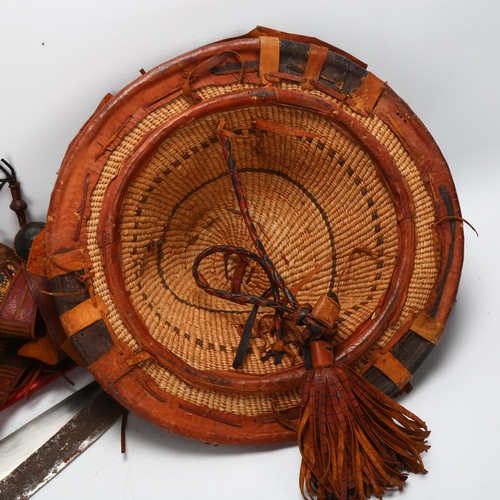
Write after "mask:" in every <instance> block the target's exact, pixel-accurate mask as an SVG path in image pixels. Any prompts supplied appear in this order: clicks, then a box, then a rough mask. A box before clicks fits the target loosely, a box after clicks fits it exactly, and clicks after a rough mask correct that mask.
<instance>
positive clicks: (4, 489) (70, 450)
mask: <svg viewBox="0 0 500 500" xmlns="http://www.w3.org/2000/svg"><path fill="white" fill-rule="evenodd" d="M124 411H125V409H124V408H123V406H121V405H120V404H119V403H118V402H117V401H115V400H114V399H113V398H112V397H111V396H109V395H108V394H106V393H105V392H104V391H102V390H101V391H100V393H99V394H98V395H97V396H96V397H95V398H94V399H92V400H91V401H90V402H89V403H87V405H86V406H85V407H84V408H83V409H82V410H80V411H79V412H78V413H77V414H76V415H75V416H74V417H73V418H72V419H71V420H70V421H69V422H68V423H67V424H65V425H64V426H63V427H62V428H61V430H60V431H59V432H57V433H56V434H55V435H54V436H52V437H51V438H50V439H49V440H48V441H47V442H46V443H45V444H43V445H42V446H41V447H40V448H38V450H36V451H35V452H34V453H33V454H31V455H30V456H29V457H28V458H27V459H26V460H25V461H24V462H23V463H22V464H21V465H19V467H17V468H16V469H15V470H13V471H12V472H11V473H10V474H9V475H8V476H6V477H5V478H4V479H2V480H1V481H0V497H1V498H2V500H26V499H28V498H30V497H31V496H32V495H33V494H34V493H35V492H36V491H38V490H39V489H40V488H41V487H42V486H43V485H45V484H46V483H47V482H49V481H50V480H51V479H52V478H53V477H54V476H56V475H57V474H58V473H59V472H60V471H61V470H63V469H64V468H65V467H66V466H67V465H68V464H70V463H71V462H72V461H73V460H74V459H75V458H76V457H78V456H79V455H80V453H82V452H83V451H84V450H86V449H87V448H88V447H89V446H90V445H91V444H92V443H94V442H95V441H96V440H97V439H98V438H99V437H100V436H101V435H102V434H103V433H104V432H105V431H106V430H107V429H108V428H109V427H110V426H111V425H112V424H113V422H114V421H115V420H116V419H117V418H118V417H119V416H120V415H122V414H123V412H124Z"/></svg>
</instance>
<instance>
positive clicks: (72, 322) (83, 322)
mask: <svg viewBox="0 0 500 500" xmlns="http://www.w3.org/2000/svg"><path fill="white" fill-rule="evenodd" d="M108 312H109V311H108V308H107V307H106V304H105V303H104V301H103V300H102V299H101V298H100V297H99V296H95V297H94V300H93V299H87V300H85V301H84V302H81V303H80V304H78V305H77V306H76V307H74V308H73V309H71V310H69V311H67V312H65V313H64V314H62V315H61V317H60V319H61V324H62V326H63V328H64V331H65V332H66V335H67V336H68V337H71V336H72V335H74V334H75V333H78V332H79V331H80V330H83V329H84V328H86V327H88V326H90V325H93V324H94V323H95V322H96V321H99V320H101V319H102V316H103V314H104V315H106V314H108Z"/></svg>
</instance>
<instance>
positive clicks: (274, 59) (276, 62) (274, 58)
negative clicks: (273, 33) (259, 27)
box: [259, 36, 280, 85]
mask: <svg viewBox="0 0 500 500" xmlns="http://www.w3.org/2000/svg"><path fill="white" fill-rule="evenodd" d="M259 39H260V58H259V75H260V82H261V83H263V84H264V85H266V84H268V83H271V82H272V81H273V80H271V79H269V74H270V73H272V72H273V71H279V69H280V40H279V38H275V37H269V36H261V37H259Z"/></svg>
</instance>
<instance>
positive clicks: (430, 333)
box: [411, 312, 445, 345]
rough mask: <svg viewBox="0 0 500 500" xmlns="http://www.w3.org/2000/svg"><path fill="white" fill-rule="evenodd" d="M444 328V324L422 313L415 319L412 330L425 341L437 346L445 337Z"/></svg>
mask: <svg viewBox="0 0 500 500" xmlns="http://www.w3.org/2000/svg"><path fill="white" fill-rule="evenodd" d="M444 327H445V325H444V324H443V323H440V322H439V321H436V320H435V319H434V318H432V317H431V316H429V315H428V314H425V313H424V312H420V313H418V314H417V316H416V317H415V318H414V319H413V323H412V325H411V330H412V331H414V332H415V333H416V334H417V335H420V337H422V338H424V339H425V340H428V341H429V342H431V343H432V344H434V345H437V344H438V343H439V341H440V340H441V337H442V335H443V332H444Z"/></svg>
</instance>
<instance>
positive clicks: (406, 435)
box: [298, 341, 429, 500]
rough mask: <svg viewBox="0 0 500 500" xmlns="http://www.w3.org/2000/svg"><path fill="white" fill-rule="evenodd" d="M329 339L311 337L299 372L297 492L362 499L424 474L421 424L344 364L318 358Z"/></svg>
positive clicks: (424, 431)
mask: <svg viewBox="0 0 500 500" xmlns="http://www.w3.org/2000/svg"><path fill="white" fill-rule="evenodd" d="M330 350H331V345H330V344H329V343H328V342H325V341H316V342H313V343H312V344H311V354H312V358H313V365H314V368H313V369H311V370H308V371H307V372H306V373H305V374H304V378H303V387H302V412H301V421H300V426H299V432H298V443H299V448H300V451H301V454H302V465H301V471H300V487H301V490H302V491H303V493H304V496H305V498H317V499H333V498H334V499H338V500H348V499H352V500H365V499H368V498H370V497H371V496H372V495H374V496H376V497H377V498H379V499H380V498H382V495H383V494H384V492H385V491H388V490H393V489H399V490H401V489H402V488H403V485H404V483H405V481H406V477H407V474H406V473H407V472H414V473H418V472H420V473H425V472H426V470H425V468H424V466H423V463H422V460H421V457H420V454H421V453H422V452H424V451H426V450H427V449H428V448H429V446H428V445H427V444H426V438H427V437H428V435H429V431H428V430H427V427H426V425H425V423H424V422H423V421H422V420H420V419H419V418H418V417H417V416H416V415H413V414H412V413H411V412H409V411H408V410H406V409H405V408H403V407H402V406H401V405H399V404H398V403H396V402H395V401H394V400H393V399H391V398H390V397H389V396H387V395H386V394H384V393H383V392H381V391H379V390H378V389H377V388H375V387H374V386H372V385H371V384H370V383H369V382H367V381H366V380H365V379H364V378H363V377H361V376H360V375H358V374H357V373H356V372H355V371H353V370H352V369H351V368H349V367H348V366H345V365H340V364H331V365H330V366H326V365H325V359H327V358H328V356H329V352H330Z"/></svg>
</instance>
